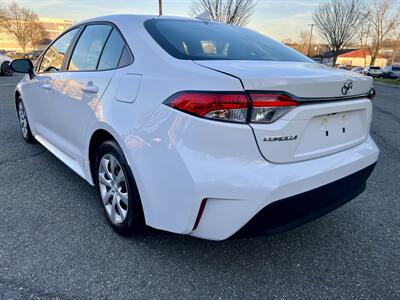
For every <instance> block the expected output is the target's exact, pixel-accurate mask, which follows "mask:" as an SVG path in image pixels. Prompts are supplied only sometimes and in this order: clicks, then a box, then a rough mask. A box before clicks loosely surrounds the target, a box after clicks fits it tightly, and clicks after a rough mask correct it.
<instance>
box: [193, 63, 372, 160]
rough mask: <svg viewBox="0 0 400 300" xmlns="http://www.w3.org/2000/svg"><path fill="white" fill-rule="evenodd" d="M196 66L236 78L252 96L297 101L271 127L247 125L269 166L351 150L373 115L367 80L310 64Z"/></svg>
mask: <svg viewBox="0 0 400 300" xmlns="http://www.w3.org/2000/svg"><path fill="white" fill-rule="evenodd" d="M196 63H198V64H200V65H202V66H205V67H207V68H210V69H213V70H216V71H219V72H223V73H226V74H228V75H231V76H234V77H237V78H239V79H240V80H241V82H242V84H243V86H244V89H245V90H246V91H248V92H249V94H250V95H251V93H254V92H265V91H274V92H285V93H288V94H290V95H292V96H293V97H294V98H295V99H296V100H297V101H298V102H299V106H298V107H296V108H294V109H293V110H291V111H290V112H288V113H287V114H285V115H284V116H283V117H281V118H280V119H278V120H277V121H275V122H273V123H250V126H251V127H252V129H253V132H254V135H255V138H256V140H257V143H258V146H259V149H260V152H261V154H262V155H263V156H264V158H265V159H266V160H268V161H271V162H276V163H288V162H295V161H301V160H307V159H312V158H316V157H320V156H324V155H329V154H333V153H335V152H339V151H343V150H345V149H348V148H350V147H354V146H356V145H358V144H360V143H362V142H363V141H365V140H366V139H367V138H368V135H369V128H370V122H371V115H372V105H371V101H370V100H369V99H368V98H367V97H366V95H367V94H368V92H369V91H370V89H371V87H372V80H371V78H369V77H366V76H362V75H359V74H356V73H352V72H347V71H341V70H337V69H332V68H328V67H325V66H323V65H319V64H314V63H298V62H262V61H197V62H196ZM349 83H350V84H349ZM349 99H352V100H351V101H349Z"/></svg>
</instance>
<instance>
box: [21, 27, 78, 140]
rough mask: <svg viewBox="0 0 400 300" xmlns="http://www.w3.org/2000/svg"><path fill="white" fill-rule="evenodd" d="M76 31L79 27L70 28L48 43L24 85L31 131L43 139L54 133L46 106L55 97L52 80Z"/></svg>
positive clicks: (51, 113)
mask: <svg viewBox="0 0 400 300" xmlns="http://www.w3.org/2000/svg"><path fill="white" fill-rule="evenodd" d="M78 31H79V28H74V29H71V30H70V31H68V32H66V33H64V34H63V35H62V36H60V37H59V38H58V39H57V40H56V41H55V42H54V43H53V44H51V45H50V47H49V48H48V49H47V50H46V51H45V52H44V54H43V55H42V57H41V59H40V63H38V64H37V65H36V66H35V76H34V77H33V78H32V79H31V80H30V81H29V84H26V85H25V87H24V95H23V97H24V104H25V106H26V110H27V113H28V117H29V119H30V124H31V127H32V130H33V133H34V134H35V135H37V134H38V135H40V136H42V137H44V138H45V139H50V138H51V136H52V135H54V134H53V133H52V128H51V126H50V120H51V119H52V118H53V111H52V110H51V109H50V107H49V106H48V104H49V103H50V102H51V101H54V97H55V94H54V90H53V86H54V80H55V78H56V75H57V74H58V73H59V72H60V70H61V68H62V65H63V62H64V59H65V57H66V54H67V51H68V49H69V47H70V45H71V44H72V42H73V40H74V38H75V37H76V35H77V33H78Z"/></svg>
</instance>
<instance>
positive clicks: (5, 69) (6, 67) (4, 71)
mask: <svg viewBox="0 0 400 300" xmlns="http://www.w3.org/2000/svg"><path fill="white" fill-rule="evenodd" d="M0 74H1V75H4V76H12V75H13V71H12V70H11V69H10V62H8V61H5V62H3V64H2V65H1V68H0Z"/></svg>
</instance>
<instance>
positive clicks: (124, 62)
mask: <svg viewBox="0 0 400 300" xmlns="http://www.w3.org/2000/svg"><path fill="white" fill-rule="evenodd" d="M132 62H133V57H132V54H131V51H130V50H129V48H128V46H126V45H125V47H124V51H123V52H122V55H121V58H120V60H119V64H118V68H123V67H126V66H129V65H130V64H131V63H132Z"/></svg>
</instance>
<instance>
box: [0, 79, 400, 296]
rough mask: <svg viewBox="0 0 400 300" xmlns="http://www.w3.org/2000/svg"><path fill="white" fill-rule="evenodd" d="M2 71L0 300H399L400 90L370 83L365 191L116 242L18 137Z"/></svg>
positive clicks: (94, 206)
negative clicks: (334, 202)
mask: <svg viewBox="0 0 400 300" xmlns="http://www.w3.org/2000/svg"><path fill="white" fill-rule="evenodd" d="M19 79H20V76H13V77H11V78H6V77H0V299H88V298H99V299H136V298H140V299H148V298H158V299H171V298H174V299H176V298H178V299H180V298H196V299H199V298H216V299H218V298H222V299H226V298H268V299H272V298H278V299H299V298H305V299H321V298H336V299H356V298H357V299H360V298H362V299H395V298H397V299H399V298H400V183H399V180H400V89H399V88H396V87H390V86H386V85H376V89H377V92H378V96H377V97H376V99H375V101H374V108H375V110H374V120H373V125H372V135H373V137H374V139H375V141H376V143H377V144H378V146H379V147H380V150H381V155H380V159H379V163H378V165H377V167H376V168H375V171H374V173H373V174H372V176H371V178H370V179H369V182H368V188H367V190H366V191H365V192H364V193H363V194H362V195H361V196H359V197H358V198H356V199H354V200H353V201H351V202H350V203H348V204H346V205H345V206H343V207H341V208H339V209H338V210H336V211H334V212H332V213H330V214H328V215H326V216H324V217H322V218H320V219H318V220H316V221H313V222H311V223H308V224H306V225H304V226H301V227H299V228H296V229H294V230H291V231H289V232H285V233H281V234H277V235H271V236H263V237H255V238H244V239H234V240H227V241H223V242H211V241H205V240H199V239H195V238H191V237H188V236H181V235H176V234H171V233H165V232H160V231H155V230H148V231H147V232H146V233H145V234H143V235H141V236H138V237H133V238H124V237H121V236H119V235H117V234H116V233H114V232H113V231H112V229H111V228H110V227H109V225H108V224H107V222H106V220H105V218H104V217H103V215H102V212H101V209H100V205H99V203H98V200H97V197H96V193H95V189H94V188H93V187H91V186H89V185H88V184H87V183H86V182H85V181H84V180H82V179H81V178H80V177H79V176H78V175H75V174H74V173H73V172H72V171H70V170H69V169H68V168H67V167H66V166H65V165H63V163H61V162H60V161H59V160H58V159H57V158H55V157H54V156H53V155H51V154H50V153H49V152H48V151H47V150H45V149H44V148H43V147H42V146H40V145H28V144H25V143H24V141H23V139H22V137H21V136H20V131H19V128H18V124H17V119H16V114H15V106H14V100H13V91H14V87H15V85H16V83H17V82H18V80H19Z"/></svg>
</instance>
